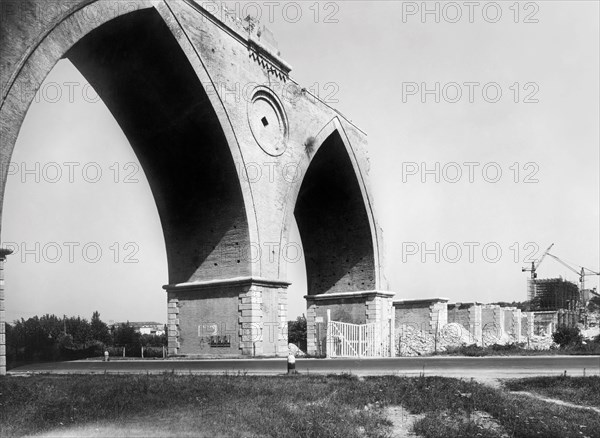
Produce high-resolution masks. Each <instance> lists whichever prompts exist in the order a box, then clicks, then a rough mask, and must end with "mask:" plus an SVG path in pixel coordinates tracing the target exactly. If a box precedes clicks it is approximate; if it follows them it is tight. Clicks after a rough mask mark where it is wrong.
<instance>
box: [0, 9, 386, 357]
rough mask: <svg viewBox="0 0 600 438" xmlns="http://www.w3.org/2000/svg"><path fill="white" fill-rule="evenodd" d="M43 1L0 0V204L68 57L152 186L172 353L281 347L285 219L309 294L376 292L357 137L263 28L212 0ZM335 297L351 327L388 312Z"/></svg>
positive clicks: (375, 246)
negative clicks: (49, 86) (299, 251)
mask: <svg viewBox="0 0 600 438" xmlns="http://www.w3.org/2000/svg"><path fill="white" fill-rule="evenodd" d="M52 3H53V5H54V6H55V7H53V8H47V7H46V5H47V4H46V3H45V2H44V1H41V0H19V1H18V2H17V1H10V0H0V7H1V9H0V13H1V14H2V15H1V19H2V25H1V26H0V86H1V90H2V95H1V98H2V100H1V101H0V143H1V150H0V173H1V178H0V184H1V185H0V208H1V205H2V200H3V197H4V189H5V183H6V170H7V167H8V163H9V162H10V158H11V155H12V152H13V147H14V144H15V142H16V138H17V136H18V133H19V130H20V127H21V124H22V122H23V119H24V117H25V114H26V112H27V109H28V108H29V105H30V104H31V102H32V100H33V98H34V95H35V92H36V90H37V89H38V88H39V87H40V85H41V83H42V81H43V80H44V78H45V77H46V76H47V75H48V73H49V72H50V70H51V69H52V68H53V67H54V65H55V64H56V62H58V60H59V59H61V58H62V57H66V58H68V59H69V60H70V61H71V62H72V63H73V64H74V65H75V66H76V67H77V68H78V69H79V70H80V72H81V73H82V74H83V75H84V76H85V78H86V79H87V80H88V81H89V83H90V85H92V86H93V87H94V89H95V90H97V91H98V93H99V95H100V97H101V98H102V100H103V101H104V103H105V104H106V105H107V107H108V108H109V109H110V111H111V112H112V114H113V115H114V116H115V119H116V120H117V122H118V123H119V125H120V126H121V128H122V129H123V132H124V134H125V135H126V136H127V138H128V140H129V142H130V144H131V146H132V147H133V149H134V151H135V153H136V155H137V157H138V158H139V160H140V163H141V165H142V166H143V168H144V172H145V173H146V175H147V177H148V180H149V182H150V186H151V189H152V192H153V194H154V198H155V200H156V205H157V208H158V212H159V215H160V218H161V223H162V226H163V232H164V236H165V243H166V249H167V259H168V265H169V285H168V286H167V287H166V289H167V295H168V302H169V304H168V315H169V317H168V318H169V323H170V326H169V353H170V354H185V355H191V354H193V355H196V354H223V355H226V354H227V355H229V354H232V355H234V354H240V353H241V354H268V355H279V354H285V352H286V351H287V342H286V339H285V338H286V336H285V333H283V332H284V331H285V326H286V310H287V304H286V296H285V294H286V292H285V289H286V287H287V283H286V270H287V263H289V262H291V261H290V259H289V257H288V255H289V253H288V252H286V251H287V250H288V249H289V247H290V245H292V246H293V245H294V244H295V243H294V242H290V241H289V232H290V229H291V228H292V227H291V225H292V221H293V220H294V218H295V219H296V221H297V223H298V227H299V230H300V233H301V236H302V242H303V251H304V256H305V260H306V264H307V275H308V291H307V292H308V296H309V297H310V296H317V295H322V294H332V293H333V294H335V293H340V292H360V291H372V290H385V289H386V287H387V285H386V284H385V281H384V279H383V275H382V243H381V233H380V229H379V226H378V224H377V222H376V220H375V216H374V213H373V212H374V207H373V199H372V196H371V194H370V190H369V186H368V182H367V179H368V170H369V169H368V161H367V157H366V136H365V134H364V133H363V132H362V131H360V129H359V128H357V127H356V126H354V125H353V124H352V123H351V122H350V121H349V120H348V119H346V118H345V117H344V116H343V115H341V114H340V113H338V112H337V111H335V110H334V109H332V108H331V107H329V106H328V105H326V104H324V103H323V102H321V101H319V100H318V98H316V97H314V96H312V95H311V94H310V93H308V92H307V91H306V89H305V88H303V87H302V86H301V85H299V84H297V83H296V82H295V81H294V80H293V79H292V78H291V77H290V70H291V67H290V66H289V65H288V64H287V63H286V62H285V61H284V60H283V59H282V58H281V57H280V55H279V52H278V48H277V44H276V42H275V40H274V38H273V36H272V35H271V34H270V33H269V32H267V31H264V32H260V34H259V30H261V29H262V28H261V27H260V26H259V25H257V24H256V23H254V24H252V23H247V22H246V23H244V22H242V21H241V20H236V19H234V18H232V17H231V14H223V13H222V10H221V9H220V7H221V6H220V5H219V4H211V3H210V2H200V3H198V2H194V1H192V0H183V1H168V2H157V1H146V0H134V1H129V2H119V1H115V2H112V1H101V0H98V1H91V0H79V1H77V0H75V1H74V0H68V1H67V0H65V1H56V2H52ZM261 35H262V36H261ZM0 215H1V210H0ZM292 253H293V252H292ZM211 282H212V283H213V284H208V283H211ZM255 294H256V295H255ZM386 299H387V298H386ZM338 301H339V302H338V303H337V304H334V303H333V301H332V302H330V304H329V306H330V307H331V308H332V310H334V311H335V312H338V313H339V314H340V315H346V316H344V318H346V319H350V320H352V321H353V322H361V321H362V322H364V321H367V320H369V321H371V320H376V319H379V318H384V317H387V316H386V313H387V314H389V313H390V311H389V303H387V302H384V301H385V300H384V301H381V300H376V302H375V303H374V304H373V305H371V304H369V305H367V307H368V311H365V310H366V309H365V302H364V300H362V301H361V300H359V301H356V300H352V299H342V298H340V299H339V300H338ZM257 303H258V304H257ZM255 304H257V305H258V306H259V307H256V306H255ZM336 306H337V307H336ZM309 314H310V312H309ZM172 315H177V318H174V317H173V316H172ZM247 318H248V319H247ZM311 318H312V319H311V321H312V322H311V324H312V327H313V328H314V324H315V322H314V321H315V318H316V314H315V313H314V312H313V314H312V316H311ZM174 321H176V322H174ZM246 322H253V323H255V324H257V325H258V326H259V328H257V329H256V330H255V331H256V333H251V334H250V333H246V332H245V331H244V330H243V329H242V326H243V324H245V323H246ZM202 324H217V325H218V326H219V327H227V330H228V332H227V333H228V335H227V336H230V338H231V340H230V342H229V341H227V342H225V341H224V340H223V339H220V340H215V339H214V338H213V339H212V340H211V338H210V336H209V335H206V336H202V335H199V334H198V333H199V326H202ZM274 328H276V329H274ZM219 330H220V329H219ZM200 331H201V329H200ZM219 333H221V331H219ZM311 333H313V330H311ZM215 336H216V335H215ZM217 341H218V342H217ZM211 342H212V343H213V346H212V347H211V346H210V345H209V344H210V343H211ZM315 342H316V341H315V340H314V339H313V340H309V350H310V348H313V347H310V346H311V345H314V344H315ZM214 345H219V346H218V347H215V346H214ZM225 345H228V346H225Z"/></svg>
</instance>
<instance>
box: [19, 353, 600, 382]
mask: <svg viewBox="0 0 600 438" xmlns="http://www.w3.org/2000/svg"><path fill="white" fill-rule="evenodd" d="M296 369H297V370H298V372H300V373H302V374H311V373H315V374H328V373H346V372H347V373H353V374H356V375H360V376H370V375H383V374H395V375H400V376H403V375H406V376H415V375H419V374H422V373H424V374H425V375H426V376H432V375H436V376H445V377H460V378H471V377H473V378H475V379H477V380H484V381H485V380H495V379H505V378H518V377H531V376H539V375H557V374H562V373H564V372H565V371H567V374H568V375H570V376H582V375H583V374H584V369H585V374H586V375H600V356H515V357H439V356H438V357H424V358H415V357H398V358H381V359H343V358H339V359H297V360H296ZM286 371H287V362H286V359H285V358H278V359H218V360H217V359H215V360H208V359H207V360H174V359H170V360H113V361H110V362H102V361H100V360H81V361H73V362H51V363H41V364H31V365H25V366H21V367H18V368H14V369H12V370H10V371H9V374H12V375H23V374H37V373H50V374H97V373H109V374H117V373H118V374H129V373H133V374H146V373H163V372H175V373H181V374H190V373H191V374H224V373H230V374H231V373H233V374H238V373H240V374H252V375H277V374H283V373H286Z"/></svg>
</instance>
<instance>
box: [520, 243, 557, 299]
mask: <svg viewBox="0 0 600 438" xmlns="http://www.w3.org/2000/svg"><path fill="white" fill-rule="evenodd" d="M553 246H554V243H553V244H551V245H550V246H549V247H548V248H547V249H546V251H544V253H543V254H542V256H541V257H540V258H539V259H538V260H533V261H532V262H531V267H530V268H521V272H526V271H528V272H531V279H530V280H529V281H528V282H527V300H528V301H531V300H533V299H534V298H535V279H536V278H537V273H536V272H535V271H536V270H537V268H538V267H539V266H540V263H542V260H544V257H546V254H548V251H550V250H551V249H552V247H553Z"/></svg>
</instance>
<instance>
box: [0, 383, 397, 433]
mask: <svg viewBox="0 0 600 438" xmlns="http://www.w3.org/2000/svg"><path fill="white" fill-rule="evenodd" d="M355 381H356V379H355V378H348V377H346V376H344V377H336V376H331V377H324V376H322V377H319V376H315V377H304V376H297V377H287V376H280V377H260V376H252V377H244V376H181V375H173V374H164V375H141V376H115V375H91V376H32V377H27V378H20V377H4V378H0V405H1V406H0V436H3V437H4V436H22V435H27V434H34V433H40V432H46V431H51V430H67V429H69V428H72V427H82V426H86V425H89V424H105V425H106V424H109V425H110V424H127V423H128V422H129V423H131V422H133V423H134V424H143V423H144V421H145V420H144V419H148V424H150V423H153V424H154V425H155V426H154V427H156V425H159V426H160V427H159V430H160V431H162V433H163V435H165V434H168V435H170V436H180V435H186V434H189V433H192V434H193V433H196V435H206V436H227V437H230V436H231V437H236V436H240V437H241V436H289V437H307V436H308V437H342V436H343V437H360V436H370V437H379V436H384V434H383V432H381V430H384V429H385V427H386V426H389V424H390V423H389V422H388V421H387V420H386V419H385V417H384V415H383V413H382V411H381V410H371V411H364V410H362V409H361V410H359V409H356V407H357V406H358V405H359V404H360V403H359V402H358V400H357V401H356V403H352V404H348V403H346V401H344V400H342V399H340V398H339V396H338V395H337V394H338V387H339V386H351V385H352V384H353V383H355ZM357 396H358V394H357ZM182 412H187V413H188V414H189V415H186V416H184V417H183V418H182V416H181V413H182ZM159 418H160V423H157V421H156V420H157V419H159ZM157 434H158V435H160V433H157Z"/></svg>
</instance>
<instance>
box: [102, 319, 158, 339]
mask: <svg viewBox="0 0 600 438" xmlns="http://www.w3.org/2000/svg"><path fill="white" fill-rule="evenodd" d="M121 324H129V325H130V326H131V327H133V328H134V329H135V331H136V332H138V333H140V334H142V335H156V336H161V335H164V334H165V325H164V324H162V323H160V322H156V321H138V322H136V321H128V322H116V323H114V324H113V327H118V326H119V325H121Z"/></svg>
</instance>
